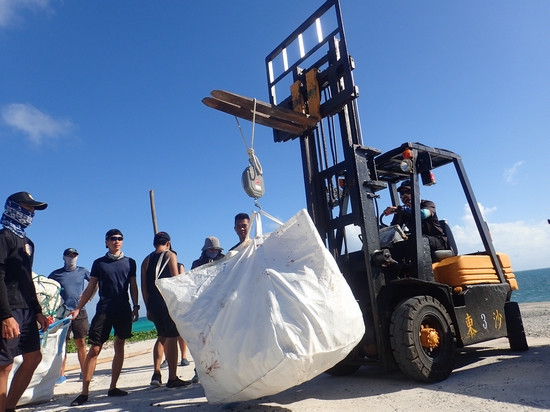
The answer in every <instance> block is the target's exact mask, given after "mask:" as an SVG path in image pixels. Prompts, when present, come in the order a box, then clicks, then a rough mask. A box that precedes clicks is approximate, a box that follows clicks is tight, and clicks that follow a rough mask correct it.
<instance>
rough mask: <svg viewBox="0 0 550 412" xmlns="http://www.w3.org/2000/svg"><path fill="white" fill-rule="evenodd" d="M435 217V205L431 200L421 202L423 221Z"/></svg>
mask: <svg viewBox="0 0 550 412" xmlns="http://www.w3.org/2000/svg"><path fill="white" fill-rule="evenodd" d="M434 215H435V203H434V202H432V201H431V200H422V201H421V202H420V217H421V219H422V220H424V219H427V218H429V217H431V216H434Z"/></svg>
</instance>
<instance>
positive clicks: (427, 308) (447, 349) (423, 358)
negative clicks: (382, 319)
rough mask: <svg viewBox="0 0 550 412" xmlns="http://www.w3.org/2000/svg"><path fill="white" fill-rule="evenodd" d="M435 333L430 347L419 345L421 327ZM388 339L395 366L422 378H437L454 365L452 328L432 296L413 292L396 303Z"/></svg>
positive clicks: (453, 332)
mask: <svg viewBox="0 0 550 412" xmlns="http://www.w3.org/2000/svg"><path fill="white" fill-rule="evenodd" d="M422 327H424V328H426V327H428V328H431V329H433V330H434V331H435V333H437V337H438V340H439V342H438V344H437V346H436V347H434V348H433V349H431V350H430V349H428V348H425V347H423V346H422V343H421V338H420V336H421V333H420V332H421V329H422ZM390 342H391V347H392V349H393V355H394V357H395V360H396V361H397V364H398V365H399V368H400V369H401V370H402V371H403V373H405V374H406V375H408V376H410V377H411V378H413V379H415V380H418V381H422V382H441V381H443V380H445V379H447V378H448V377H449V375H450V374H451V372H452V371H453V367H454V356H455V331H454V326H453V323H452V321H451V317H450V316H449V314H448V313H447V310H446V309H445V307H444V306H443V305H442V304H441V303H440V302H439V301H438V300H437V299H435V298H434V297H432V296H416V297H414V298H409V299H406V300H404V301H402V302H401V303H400V304H399V305H397V306H396V308H395V310H394V312H393V315H392V319H391V324H390Z"/></svg>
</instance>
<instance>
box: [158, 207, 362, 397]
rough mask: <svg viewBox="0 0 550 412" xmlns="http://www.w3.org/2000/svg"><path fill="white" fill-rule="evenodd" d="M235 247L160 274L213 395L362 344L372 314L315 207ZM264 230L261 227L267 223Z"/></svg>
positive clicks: (303, 375) (307, 374)
mask: <svg viewBox="0 0 550 412" xmlns="http://www.w3.org/2000/svg"><path fill="white" fill-rule="evenodd" d="M255 216H256V217H254V219H255V220H256V223H255V226H256V231H257V236H256V238H255V239H254V240H253V241H252V242H251V243H250V244H249V245H248V246H247V247H246V248H244V249H243V250H241V251H239V253H237V254H236V255H234V256H233V255H232V253H229V254H228V255H231V256H228V257H226V258H224V259H222V260H219V261H217V262H214V263H210V264H207V265H204V266H201V267H199V268H197V269H194V270H191V271H189V272H187V273H185V274H184V275H180V276H176V277H173V278H164V279H158V280H157V287H158V289H159V290H160V292H161V294H162V296H163V297H164V299H165V301H166V304H167V306H168V310H169V311H170V314H171V316H172V319H173V320H174V321H175V323H176V325H177V327H178V330H179V332H180V334H181V336H182V337H183V338H184V340H185V341H186V342H187V345H188V348H189V350H190V351H191V354H192V356H193V359H194V360H195V366H196V369H197V373H198V375H199V378H200V381H201V383H202V386H203V388H204V391H205V394H206V398H207V399H208V401H209V402H211V403H225V402H236V401H245V400H249V399H256V398H259V397H262V396H268V395H273V394H276V393H279V392H281V391H284V390H286V389H288V388H291V387H293V386H296V385H299V384H301V383H303V382H305V381H308V380H310V379H312V378H314V377H315V376H317V375H319V374H320V373H322V372H324V371H326V370H327V369H329V368H331V367H333V366H334V365H336V364H337V363H338V362H340V361H341V360H342V359H344V358H345V357H346V355H347V354H348V353H349V352H350V351H351V350H352V349H353V348H354V347H355V346H356V345H357V344H358V343H359V341H360V340H361V338H362V337H363V334H364V332H365V326H364V323H363V316H362V314H361V310H360V309H359V305H358V303H357V301H356V300H355V298H354V296H353V294H352V292H351V290H350V288H349V286H348V284H347V283H346V281H345V279H344V277H343V276H342V274H341V272H340V270H339V268H338V266H337V264H336V261H335V260H334V258H333V257H332V255H331V254H330V253H329V252H328V250H327V249H326V247H325V246H324V244H323V242H322V240H321V238H320V236H319V234H318V233H317V230H316V228H315V226H314V224H313V222H312V220H311V218H310V217H309V215H308V213H307V211H306V210H301V211H300V212H298V213H297V214H296V215H295V216H293V217H292V218H291V219H290V220H289V221H288V222H286V223H285V224H284V225H282V226H280V227H279V228H278V229H276V230H274V231H273V232H272V233H269V234H266V235H262V234H261V233H259V234H258V228H261V221H260V220H259V219H260V218H259V214H255ZM260 232H261V229H260Z"/></svg>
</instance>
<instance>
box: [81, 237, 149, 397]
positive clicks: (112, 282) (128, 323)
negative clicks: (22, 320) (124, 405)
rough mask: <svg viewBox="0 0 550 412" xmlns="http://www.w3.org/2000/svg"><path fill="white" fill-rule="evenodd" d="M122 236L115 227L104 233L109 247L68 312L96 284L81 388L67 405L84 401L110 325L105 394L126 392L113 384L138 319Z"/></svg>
mask: <svg viewBox="0 0 550 412" xmlns="http://www.w3.org/2000/svg"><path fill="white" fill-rule="evenodd" d="M123 241H124V237H123V235H122V232H121V231H120V230H118V229H111V230H109V231H108V232H107V233H106V234H105V247H106V248H107V249H109V251H108V252H107V253H106V254H105V256H103V257H100V258H99V259H96V260H95V261H94V263H93V264H92V271H91V273H90V282H89V283H88V286H87V287H86V290H84V292H83V293H82V296H81V297H80V300H79V301H78V305H77V306H76V308H75V310H73V311H72V312H71V313H70V315H72V317H73V319H76V318H77V317H78V314H79V312H80V310H81V309H82V308H83V307H84V305H85V304H86V303H88V302H89V301H90V299H91V298H92V296H93V294H94V292H95V289H96V286H99V302H98V303H97V307H96V313H95V315H94V318H93V319H92V324H91V326H90V331H89V333H88V343H89V344H90V349H89V350H88V355H87V356H86V360H85V361H84V366H83V368H82V375H83V376H82V392H81V394H80V395H79V396H78V397H77V398H76V399H75V400H74V401H72V402H71V406H78V405H82V404H84V403H85V402H87V401H88V394H89V388H90V382H91V380H92V376H93V374H94V371H95V367H96V364H97V358H98V356H99V353H100V352H101V349H102V347H103V344H104V343H105V342H106V341H107V339H109V334H110V333H111V328H113V329H114V331H115V342H114V349H115V354H114V357H113V363H112V371H111V385H110V386H109V390H108V391H107V396H125V395H128V392H126V391H123V390H121V389H119V388H117V387H116V384H117V381H118V378H119V377H120V372H121V371H122V365H123V363H124V342H125V341H126V339H128V338H131V337H132V322H135V321H137V320H138V317H139V305H138V287H137V282H136V261H135V260H134V259H132V258H130V257H127V256H125V255H124V253H123V252H122V242H123ZM128 287H129V288H130V296H131V297H132V303H133V309H132V308H131V307H130V301H129V300H128Z"/></svg>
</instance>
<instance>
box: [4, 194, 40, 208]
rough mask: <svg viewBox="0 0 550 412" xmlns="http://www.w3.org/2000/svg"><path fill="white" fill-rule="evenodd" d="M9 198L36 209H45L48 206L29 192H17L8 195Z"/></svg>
mask: <svg viewBox="0 0 550 412" xmlns="http://www.w3.org/2000/svg"><path fill="white" fill-rule="evenodd" d="M8 200H11V201H12V202H15V203H19V204H20V205H27V206H32V207H34V208H35V209H36V210H44V209H46V208H47V207H48V204H47V203H44V202H38V201H36V200H34V199H33V197H32V196H31V194H30V193H29V192H17V193H14V194H13V195H11V196H10V197H8Z"/></svg>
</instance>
